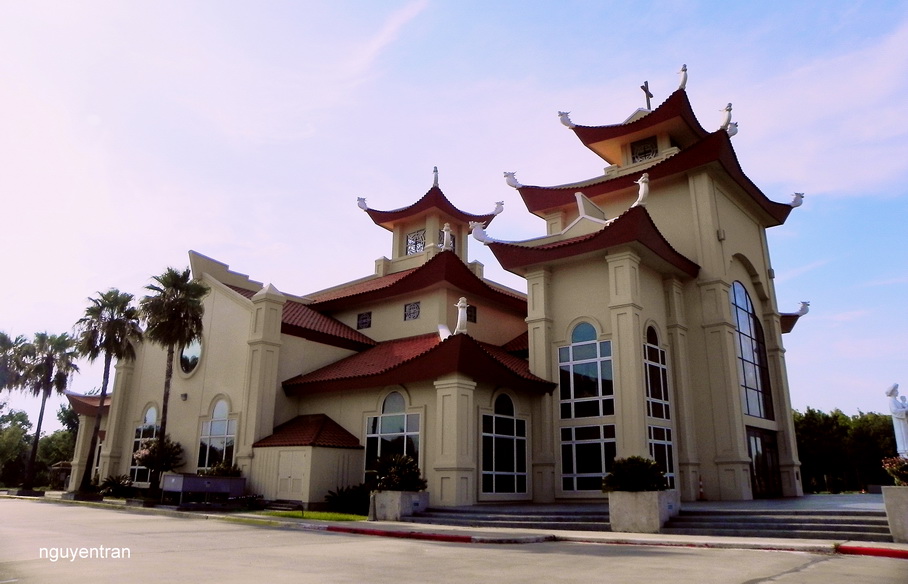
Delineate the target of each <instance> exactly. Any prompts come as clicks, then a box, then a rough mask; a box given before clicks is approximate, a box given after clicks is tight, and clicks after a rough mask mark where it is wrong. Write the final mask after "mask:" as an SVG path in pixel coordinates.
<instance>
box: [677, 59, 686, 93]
mask: <svg viewBox="0 0 908 584" xmlns="http://www.w3.org/2000/svg"><path fill="white" fill-rule="evenodd" d="M678 75H680V76H681V82H680V83H679V84H678V89H686V88H687V63H685V64H684V65H681V70H680V71H678Z"/></svg>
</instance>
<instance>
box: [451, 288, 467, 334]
mask: <svg viewBox="0 0 908 584" xmlns="http://www.w3.org/2000/svg"><path fill="white" fill-rule="evenodd" d="M454 306H456V307H457V325H456V326H455V327H454V334H455V335H462V334H465V333H466V332H467V307H468V306H469V304H467V299H466V298H464V297H463V296H461V297H460V300H458V301H457V304H455V305H454Z"/></svg>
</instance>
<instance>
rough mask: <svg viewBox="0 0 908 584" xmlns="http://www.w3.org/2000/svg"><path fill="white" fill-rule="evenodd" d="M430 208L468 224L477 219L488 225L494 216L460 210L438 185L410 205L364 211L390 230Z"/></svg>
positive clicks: (377, 223) (378, 223)
mask: <svg viewBox="0 0 908 584" xmlns="http://www.w3.org/2000/svg"><path fill="white" fill-rule="evenodd" d="M430 209H438V210H440V211H442V212H443V213H445V214H447V215H449V216H451V217H452V218H454V219H456V220H458V221H461V222H462V223H467V224H469V222H470V221H478V222H482V223H485V225H486V226H488V224H489V223H491V221H492V219H494V218H495V214H494V213H488V214H486V215H472V214H470V213H466V212H464V211H461V210H460V209H458V208H457V207H455V206H454V205H452V204H451V201H449V200H448V198H447V197H445V194H444V193H443V192H441V189H440V188H438V187H432V188H431V189H429V191H428V192H427V193H426V194H425V195H423V196H422V198H421V199H419V200H418V201H416V202H415V203H413V204H412V205H410V206H409V207H402V208H400V209H394V210H393V211H379V210H377V209H367V210H366V213H368V214H369V217H371V218H372V221H374V222H375V224H376V225H379V226H381V227H384V228H385V229H388V230H391V229H393V227H394V223H396V222H398V221H401V220H404V219H409V218H410V217H413V216H415V215H418V214H419V213H422V212H424V211H429V210H430Z"/></svg>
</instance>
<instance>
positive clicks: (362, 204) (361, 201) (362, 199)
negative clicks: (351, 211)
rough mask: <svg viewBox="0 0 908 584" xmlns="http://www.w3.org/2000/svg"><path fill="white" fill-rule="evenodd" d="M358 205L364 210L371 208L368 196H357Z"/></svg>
mask: <svg viewBox="0 0 908 584" xmlns="http://www.w3.org/2000/svg"><path fill="white" fill-rule="evenodd" d="M356 206H357V207H359V208H360V209H362V210H363V211H368V210H369V205H367V204H366V197H356Z"/></svg>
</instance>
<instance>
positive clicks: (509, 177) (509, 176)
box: [504, 172, 523, 189]
mask: <svg viewBox="0 0 908 584" xmlns="http://www.w3.org/2000/svg"><path fill="white" fill-rule="evenodd" d="M516 174H517V173H516V172H506V173H504V180H505V182H506V183H508V186H509V187H514V188H515V189H519V188H520V187H522V186H523V185H522V184H520V183H519V182H517V177H516V176H514V175H516Z"/></svg>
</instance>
